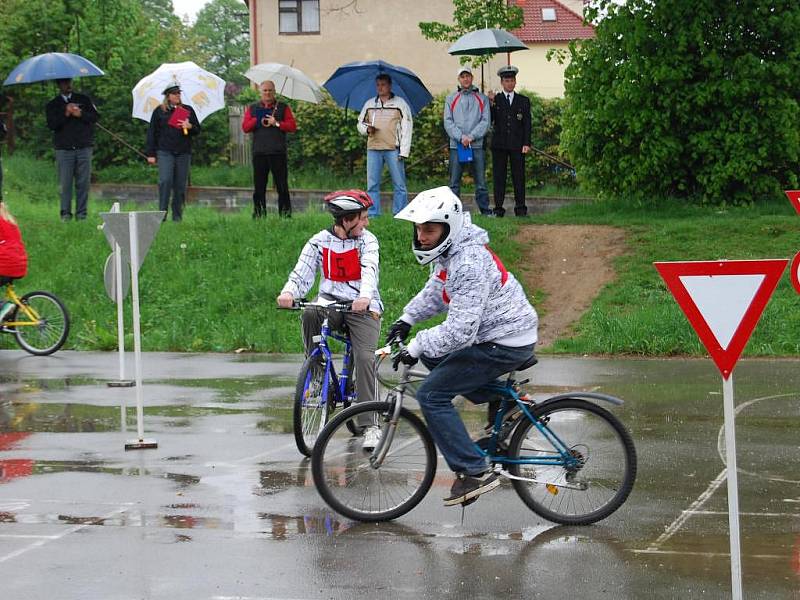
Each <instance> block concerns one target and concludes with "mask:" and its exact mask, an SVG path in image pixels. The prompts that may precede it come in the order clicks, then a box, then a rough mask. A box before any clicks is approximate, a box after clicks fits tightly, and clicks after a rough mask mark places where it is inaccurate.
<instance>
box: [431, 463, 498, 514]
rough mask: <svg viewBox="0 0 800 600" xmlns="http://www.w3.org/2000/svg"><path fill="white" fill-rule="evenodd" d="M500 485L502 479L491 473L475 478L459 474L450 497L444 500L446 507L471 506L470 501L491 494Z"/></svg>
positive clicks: (487, 472) (451, 489)
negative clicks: (487, 493)
mask: <svg viewBox="0 0 800 600" xmlns="http://www.w3.org/2000/svg"><path fill="white" fill-rule="evenodd" d="M499 485H500V477H499V476H498V475H497V474H496V473H492V472H491V471H486V473H484V474H483V475H475V476H473V475H464V474H462V473H457V474H456V480H455V482H454V483H453V487H451V488H450V495H449V496H448V497H447V498H445V499H444V505H445V506H455V505H456V504H471V502H470V501H472V500H474V499H476V498H477V497H478V496H480V495H481V494H485V493H486V492H491V491H492V490H493V489H495V488H496V487H498V486H499Z"/></svg>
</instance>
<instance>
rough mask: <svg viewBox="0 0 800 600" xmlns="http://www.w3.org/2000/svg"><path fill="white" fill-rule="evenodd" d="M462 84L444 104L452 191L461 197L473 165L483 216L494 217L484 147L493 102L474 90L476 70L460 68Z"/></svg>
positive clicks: (479, 204)
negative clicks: (468, 169)
mask: <svg viewBox="0 0 800 600" xmlns="http://www.w3.org/2000/svg"><path fill="white" fill-rule="evenodd" d="M458 83H459V87H458V89H457V90H456V91H455V92H454V93H453V94H450V95H449V96H448V97H447V99H446V100H445V103H444V129H445V131H446V132H447V135H448V136H449V138H450V189H451V190H453V193H454V194H455V195H456V196H459V197H460V196H461V175H462V173H463V171H464V165H465V164H467V163H470V164H472V176H473V178H474V179H475V203H476V204H477V205H478V208H479V209H480V211H481V214H483V215H487V216H491V215H493V213H492V210H491V209H490V208H489V191H488V189H487V188H486V155H485V154H484V146H483V141H484V137H486V134H487V133H488V132H489V125H490V119H491V110H490V108H489V99H488V98H487V97H486V96H484V95H483V94H481V93H480V92H479V91H478V88H476V87H473V85H472V69H470V68H469V67H466V66H461V67H459V68H458ZM459 146H460V147H461V148H460V151H459Z"/></svg>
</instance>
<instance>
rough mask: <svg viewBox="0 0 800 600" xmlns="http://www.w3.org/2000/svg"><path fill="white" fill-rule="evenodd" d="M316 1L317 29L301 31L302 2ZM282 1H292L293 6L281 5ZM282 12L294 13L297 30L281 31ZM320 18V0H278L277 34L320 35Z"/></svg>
mask: <svg viewBox="0 0 800 600" xmlns="http://www.w3.org/2000/svg"><path fill="white" fill-rule="evenodd" d="M309 1H311V2H316V3H317V29H316V31H303V29H302V27H303V3H304V2H309ZM284 2H294V7H284V6H281V5H282V4H283V3H284ZM284 14H290V15H295V17H296V20H297V23H296V25H297V31H281V16H282V15H284ZM321 21H322V19H321V18H320V0H278V35H320V33H321V29H322V28H321V24H322V23H321Z"/></svg>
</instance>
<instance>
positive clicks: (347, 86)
mask: <svg viewBox="0 0 800 600" xmlns="http://www.w3.org/2000/svg"><path fill="white" fill-rule="evenodd" d="M381 73H386V74H387V75H389V76H390V77H391V78H392V92H394V93H395V94H397V95H398V96H400V97H401V98H402V99H403V100H405V101H406V102H408V105H409V107H411V111H412V112H413V113H414V114H415V115H416V114H417V113H418V112H419V111H420V110H422V108H423V107H424V106H426V105H427V104H428V103H429V102H430V101H431V100H433V96H431V93H430V92H429V91H428V90H427V89H426V88H425V84H423V83H422V81H421V80H420V78H419V77H417V76H416V75H415V74H414V73H413V72H412V71H410V70H408V69H406V68H405V67H398V66H395V65H392V64H389V63H387V62H383V61H382V60H366V61H358V62H351V63H347V64H346V65H342V66H341V67H339V68H338V69H336V71H335V72H334V74H333V75H331V76H330V77H329V78H328V81H326V82H325V83H323V84H322V85H323V87H325V89H326V90H328V91H329V92H330V94H331V96H333V99H334V100H335V101H336V104H338V105H339V106H342V107H344V108H354V109H355V110H361V107H362V106H363V105H364V103H365V102H366V101H367V100H369V99H370V98H374V97H375V94H376V92H375V77H377V76H378V75H379V74H381Z"/></svg>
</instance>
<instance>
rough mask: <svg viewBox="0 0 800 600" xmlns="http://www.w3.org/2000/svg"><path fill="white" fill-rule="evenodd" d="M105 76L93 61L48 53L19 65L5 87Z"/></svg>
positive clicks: (76, 56) (4, 83)
mask: <svg viewBox="0 0 800 600" xmlns="http://www.w3.org/2000/svg"><path fill="white" fill-rule="evenodd" d="M97 75H105V73H103V71H101V70H100V68H99V67H98V66H97V65H95V64H94V63H93V62H92V61H90V60H87V59H85V58H83V57H82V56H78V55H77V54H68V53H66V52H48V53H47V54H39V55H38V56H34V57H33V58H29V59H27V60H24V61H22V62H21V63H19V64H18V65H17V66H16V68H15V69H14V70H13V71H11V75H9V76H8V77H6V80H5V81H4V82H3V85H17V84H20V83H34V82H36V81H48V80H50V79H72V78H73V77H95V76H97Z"/></svg>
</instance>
